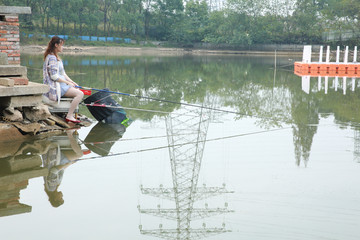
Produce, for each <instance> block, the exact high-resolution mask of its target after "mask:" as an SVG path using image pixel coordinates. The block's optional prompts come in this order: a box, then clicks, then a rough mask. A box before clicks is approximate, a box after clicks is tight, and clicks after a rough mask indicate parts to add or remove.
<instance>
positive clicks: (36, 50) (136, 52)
mask: <svg viewBox="0 0 360 240" xmlns="http://www.w3.org/2000/svg"><path fill="white" fill-rule="evenodd" d="M45 48H46V46H36V45H25V46H21V49H20V51H21V53H24V54H43V53H44V51H45ZM63 54H68V55H110V56H143V55H152V56H181V55H249V56H250V55H251V56H254V55H258V56H274V54H275V51H274V52H266V51H264V52H260V51H235V50H209V49H188V48H186V49H185V48H162V47H153V48H150V47H143V48H142V47H107V46H104V47H92V46H64V52H63ZM276 54H277V55H278V56H281V55H283V56H294V55H299V54H300V55H301V54H302V53H301V52H282V51H277V52H276Z"/></svg>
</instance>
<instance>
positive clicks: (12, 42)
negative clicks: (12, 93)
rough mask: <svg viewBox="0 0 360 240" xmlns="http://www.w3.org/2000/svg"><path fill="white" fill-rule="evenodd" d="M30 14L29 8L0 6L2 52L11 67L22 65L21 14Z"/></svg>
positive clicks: (0, 46) (0, 42)
mask: <svg viewBox="0 0 360 240" xmlns="http://www.w3.org/2000/svg"><path fill="white" fill-rule="evenodd" d="M30 13H31V9H30V8H29V7H11V6H0V52H3V53H6V54H7V56H8V63H9V64H11V65H20V31H19V14H30Z"/></svg>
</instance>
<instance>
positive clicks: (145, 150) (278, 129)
mask: <svg viewBox="0 0 360 240" xmlns="http://www.w3.org/2000/svg"><path fill="white" fill-rule="evenodd" d="M290 128H291V127H283V128H276V129H270V130H263V131H257V132H249V133H242V134H237V135H231V136H225V137H218V138H213V139H205V140H199V141H196V142H187V143H179V144H174V145H166V146H160V147H153V148H146V149H139V150H133V151H126V152H119V153H113V154H109V155H107V156H94V157H88V158H81V159H77V160H75V161H74V162H79V161H84V160H91V159H97V158H103V157H113V156H120V155H127V154H132V153H141V152H147V151H154V150H160V149H165V148H169V147H180V146H184V145H189V144H198V143H201V142H213V141H219V140H224V139H230V138H237V137H243V136H249V135H255V134H262V133H268V132H275V131H281V130H286V129H290Z"/></svg>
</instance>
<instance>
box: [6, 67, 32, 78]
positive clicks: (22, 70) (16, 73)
mask: <svg viewBox="0 0 360 240" xmlns="http://www.w3.org/2000/svg"><path fill="white" fill-rule="evenodd" d="M0 76H5V77H11V76H13V77H27V69H26V67H24V66H19V65H0Z"/></svg>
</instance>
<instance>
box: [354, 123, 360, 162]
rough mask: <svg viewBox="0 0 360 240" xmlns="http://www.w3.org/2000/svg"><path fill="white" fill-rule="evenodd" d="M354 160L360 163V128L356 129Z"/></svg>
mask: <svg viewBox="0 0 360 240" xmlns="http://www.w3.org/2000/svg"><path fill="white" fill-rule="evenodd" d="M354 160H355V161H357V162H358V163H360V130H359V129H354Z"/></svg>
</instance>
